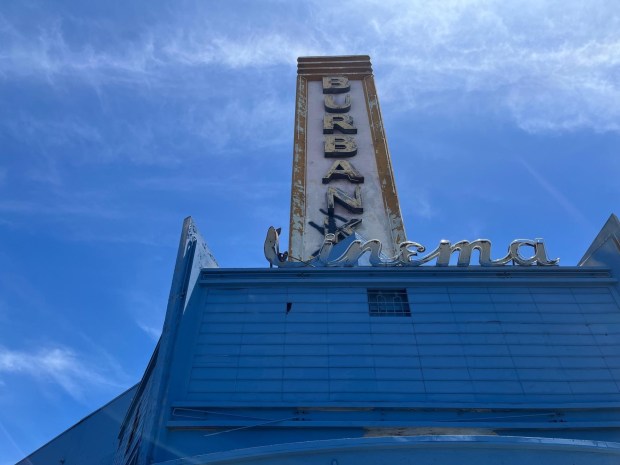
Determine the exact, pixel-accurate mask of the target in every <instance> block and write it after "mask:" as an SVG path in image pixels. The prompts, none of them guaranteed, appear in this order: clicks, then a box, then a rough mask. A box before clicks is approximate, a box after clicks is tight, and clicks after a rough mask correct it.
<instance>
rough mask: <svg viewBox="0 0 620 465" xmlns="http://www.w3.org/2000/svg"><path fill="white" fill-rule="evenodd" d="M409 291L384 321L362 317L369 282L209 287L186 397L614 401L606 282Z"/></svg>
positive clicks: (614, 323)
mask: <svg viewBox="0 0 620 465" xmlns="http://www.w3.org/2000/svg"><path fill="white" fill-rule="evenodd" d="M408 293H409V298H410V305H411V310H412V316H411V317H389V318H387V317H370V316H369V315H368V304H367V297H366V289H365V288H321V287H318V286H317V287H315V288H310V289H309V288H307V287H305V288H304V287H295V286H289V287H278V288H275V287H269V288H264V287H263V288H252V289H236V290H228V289H226V290H218V289H211V290H210V291H209V294H208V296H207V299H206V304H205V305H204V308H202V310H201V315H200V318H199V319H200V329H199V331H198V333H197V338H196V340H195V341H194V344H193V345H192V347H193V349H192V352H193V353H192V355H191V356H192V357H193V363H192V368H191V370H190V373H189V382H188V384H187V392H186V394H187V395H188V396H189V397H190V398H192V399H196V400H197V399H202V400H208V401H210V402H216V403H217V402H227V401H230V400H231V399H236V400H256V401H260V402H275V403H276V404H277V403H289V404H290V403H292V402H300V401H302V402H303V401H312V402H317V403H325V404H330V403H333V402H336V403H337V402H341V401H344V400H347V401H360V402H379V403H380V402H386V401H403V402H430V403H431V404H432V403H433V402H439V403H441V402H445V401H447V400H449V399H452V400H455V401H458V402H463V403H478V404H482V405H484V404H486V403H502V402H507V403H514V402H522V403H537V402H548V401H552V400H553V398H554V396H557V397H556V399H558V400H560V399H561V400H562V401H566V402H596V401H599V400H600V396H601V395H603V396H604V397H605V399H606V400H607V401H612V400H614V401H618V400H620V395H619V394H618V385H619V384H620V377H619V376H618V375H619V374H620V356H618V354H619V353H620V350H619V349H620V348H619V346H618V343H619V340H618V339H617V337H615V336H616V335H617V334H620V312H619V311H618V306H617V303H616V302H615V300H614V299H613V296H612V295H611V294H610V292H609V290H608V289H607V288H605V287H593V288H587V289H584V288H576V289H571V288H566V287H543V288H529V287H514V286H512V287H471V288H467V287H455V288H452V287H443V288H433V289H426V288H422V287H410V288H409V289H408ZM287 302H290V303H291V304H292V306H291V309H290V311H289V312H288V314H287V312H286V308H287V307H286V304H287ZM605 356H607V357H605Z"/></svg>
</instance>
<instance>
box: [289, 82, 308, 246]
mask: <svg viewBox="0 0 620 465" xmlns="http://www.w3.org/2000/svg"><path fill="white" fill-rule="evenodd" d="M307 104H308V82H307V79H306V78H305V77H303V76H298V77H297V92H296V98H295V128H294V142H293V176H292V185H291V216H290V227H289V255H291V256H292V257H297V258H302V257H301V251H302V244H303V233H304V226H305V224H304V218H305V216H306V150H307V144H306V142H307V141H306V132H307V119H308V105H307Z"/></svg>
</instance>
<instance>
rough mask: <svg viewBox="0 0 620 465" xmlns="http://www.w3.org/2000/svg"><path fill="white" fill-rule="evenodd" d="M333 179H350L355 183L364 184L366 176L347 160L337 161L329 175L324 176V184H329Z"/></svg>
mask: <svg viewBox="0 0 620 465" xmlns="http://www.w3.org/2000/svg"><path fill="white" fill-rule="evenodd" d="M332 179H348V180H349V181H350V182H353V183H361V182H364V176H362V175H361V174H360V173H359V171H357V170H356V169H355V168H354V167H353V165H352V164H351V163H349V162H348V161H346V160H336V161H335V162H334V164H333V165H332V167H331V168H330V169H329V171H328V172H327V174H326V175H325V176H323V184H329V182H330V181H331V180H332Z"/></svg>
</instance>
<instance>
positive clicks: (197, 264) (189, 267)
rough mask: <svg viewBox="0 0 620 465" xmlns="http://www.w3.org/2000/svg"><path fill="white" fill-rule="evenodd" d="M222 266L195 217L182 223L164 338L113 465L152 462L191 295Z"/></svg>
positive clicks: (127, 421) (131, 411) (129, 413)
mask: <svg viewBox="0 0 620 465" xmlns="http://www.w3.org/2000/svg"><path fill="white" fill-rule="evenodd" d="M218 267H219V265H218V264H217V261H216V259H215V257H214V256H213V254H212V253H211V250H210V249H209V246H208V245H207V243H206V242H205V240H204V239H203V238H202V236H201V235H200V232H199V231H198V228H197V227H196V224H195V223H194V220H193V219H192V217H187V218H185V220H184V221H183V227H182V230H181V238H180V241H179V249H178V252H177V258H176V262H175V266H174V273H173V275H172V285H171V287H170V295H169V297H168V306H167V308H166V316H165V319H164V325H163V329H162V335H161V337H160V339H159V342H158V343H157V347H156V348H155V351H154V352H153V356H152V357H151V360H150V361H149V364H148V366H147V369H146V371H145V373H144V376H143V378H142V380H141V381H140V383H139V385H138V390H137V392H136V395H135V397H134V399H133V400H132V403H131V405H130V406H129V409H128V411H127V415H126V416H125V420H124V421H123V424H122V426H121V430H120V433H119V435H118V438H119V443H118V449H117V451H116V454H115V456H114V461H113V463H114V464H125V463H149V462H150V461H151V460H150V455H151V453H152V448H153V447H154V443H155V441H154V440H153V439H154V438H155V437H156V435H157V430H158V427H159V426H160V425H161V424H162V423H163V421H164V418H163V414H164V412H163V409H162V408H161V405H162V401H163V399H164V398H165V397H166V395H167V388H168V384H167V383H166V381H165V380H166V379H167V378H168V377H169V370H170V366H171V363H170V361H171V358H172V351H173V347H174V345H175V341H176V336H177V334H178V327H179V325H180V322H181V319H182V318H183V314H184V312H185V309H186V306H187V301H188V296H191V295H192V291H193V289H194V286H195V285H196V283H197V281H198V278H199V276H200V270H202V269H203V268H218Z"/></svg>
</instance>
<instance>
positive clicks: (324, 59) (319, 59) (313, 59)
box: [297, 55, 370, 64]
mask: <svg viewBox="0 0 620 465" xmlns="http://www.w3.org/2000/svg"><path fill="white" fill-rule="evenodd" d="M349 61H363V62H367V63H368V64H370V56H369V55H340V56H310V57H299V58H297V63H333V62H349Z"/></svg>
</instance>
